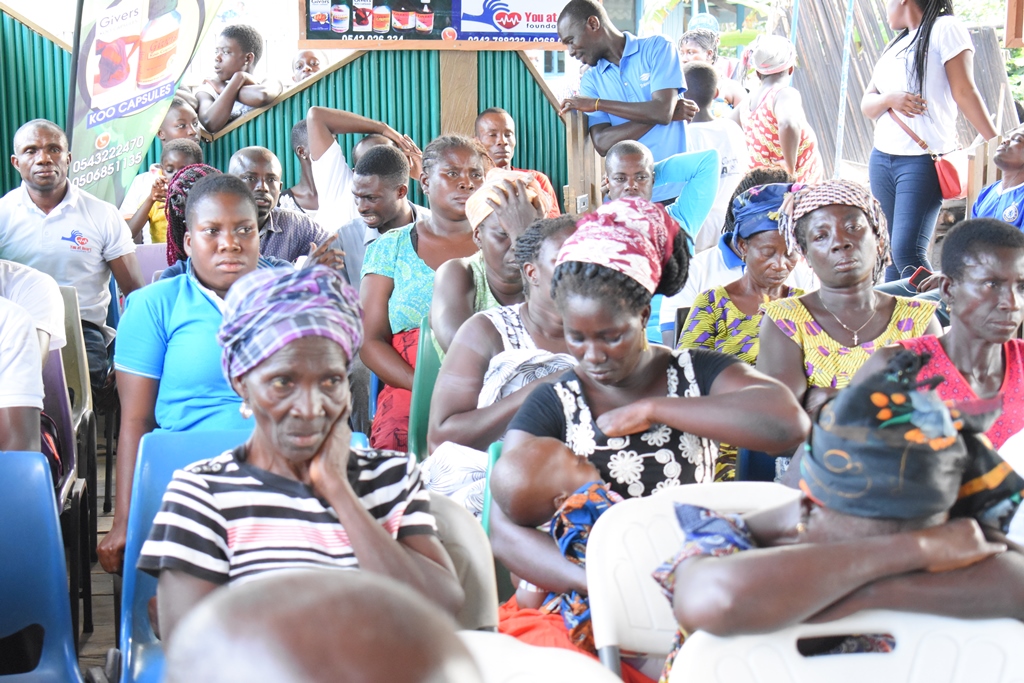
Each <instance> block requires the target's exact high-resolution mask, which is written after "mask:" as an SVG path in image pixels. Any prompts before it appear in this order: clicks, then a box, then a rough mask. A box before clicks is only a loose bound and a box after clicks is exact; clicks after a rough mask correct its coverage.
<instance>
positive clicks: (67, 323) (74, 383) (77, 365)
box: [60, 287, 92, 426]
mask: <svg viewBox="0 0 1024 683" xmlns="http://www.w3.org/2000/svg"><path fill="white" fill-rule="evenodd" d="M60 296H61V298H62V299H64V335H65V336H66V337H67V340H68V343H67V346H65V347H64V353H63V354H62V357H63V360H64V376H65V378H66V379H67V382H68V388H69V389H71V390H72V392H74V395H75V398H74V400H73V401H72V402H71V417H72V420H73V421H74V424H75V426H77V425H78V423H79V420H81V419H82V415H83V414H84V413H86V412H89V411H91V410H92V386H91V384H90V382H89V357H88V356H87V355H86V352H85V336H84V335H83V334H82V316H81V313H80V312H79V308H78V290H77V289H75V288H74V287H61V288H60Z"/></svg>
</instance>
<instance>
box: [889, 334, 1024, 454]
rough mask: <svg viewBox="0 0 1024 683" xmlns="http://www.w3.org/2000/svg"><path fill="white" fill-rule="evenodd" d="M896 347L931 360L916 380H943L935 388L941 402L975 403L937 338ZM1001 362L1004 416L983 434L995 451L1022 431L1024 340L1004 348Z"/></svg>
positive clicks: (910, 341) (975, 399)
mask: <svg viewBox="0 0 1024 683" xmlns="http://www.w3.org/2000/svg"><path fill="white" fill-rule="evenodd" d="M897 343H898V344H899V345H900V346H903V347H904V348H907V349H910V350H911V351H914V352H915V353H927V354H929V355H930V356H931V358H930V359H929V361H928V363H927V364H925V366H924V367H923V368H922V369H921V373H920V374H919V375H918V378H919V379H920V380H921V381H922V382H923V381H926V380H929V379H931V378H932V377H936V376H938V377H942V378H943V382H942V384H939V385H938V386H937V387H935V390H936V391H937V392H939V396H940V397H941V398H942V400H944V401H952V402H954V403H962V402H964V401H977V400H978V395H977V394H975V393H974V390H973V389H971V385H970V384H968V383H967V380H966V379H964V376H963V375H962V374H960V371H959V370H957V368H956V366H955V365H953V361H952V360H950V358H949V356H948V355H946V350H945V349H943V348H942V344H940V343H939V339H938V337H936V336H935V335H931V334H929V335H926V336H924V337H920V338H918V339H907V340H902V341H899V342H897ZM1003 359H1004V361H1005V362H1006V373H1005V375H1004V376H1003V384H1002V386H1000V387H999V395H1000V396H1001V397H1002V400H1003V412H1002V413H1001V414H1000V415H999V418H998V419H997V420H996V421H995V423H993V425H992V426H991V427H990V428H989V429H988V430H987V431H986V432H985V436H987V437H988V438H989V440H990V441H991V442H992V445H993V446H994V447H995V449H996V450H999V449H1000V448H1002V447H1003V444H1004V443H1006V440H1007V439H1009V438H1010V437H1011V436H1013V435H1014V434H1016V433H1017V432H1019V431H1021V430H1024V340H1021V339H1011V340H1010V341H1008V342H1006V343H1005V344H1003Z"/></svg>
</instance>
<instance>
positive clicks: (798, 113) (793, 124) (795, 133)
mask: <svg viewBox="0 0 1024 683" xmlns="http://www.w3.org/2000/svg"><path fill="white" fill-rule="evenodd" d="M775 118H776V119H778V122H779V143H780V146H781V147H782V159H783V162H784V163H785V164H786V170H787V171H789V172H790V173H795V172H796V162H797V152H798V150H799V149H800V134H801V132H803V129H804V126H806V125H807V117H806V116H804V105H803V102H802V101H801V99H800V93H799V92H798V91H797V90H796V88H783V89H782V90H780V91H779V94H778V95H777V96H776V97H775Z"/></svg>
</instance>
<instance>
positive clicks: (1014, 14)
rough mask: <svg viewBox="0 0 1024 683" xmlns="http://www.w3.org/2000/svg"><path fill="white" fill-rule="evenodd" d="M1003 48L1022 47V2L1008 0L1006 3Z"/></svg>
mask: <svg viewBox="0 0 1024 683" xmlns="http://www.w3.org/2000/svg"><path fill="white" fill-rule="evenodd" d="M1003 47H1005V48H1007V49H1010V48H1013V47H1024V0H1008V1H1007V3H1006V34H1005V35H1004V37H1003Z"/></svg>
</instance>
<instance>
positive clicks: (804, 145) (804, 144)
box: [744, 86, 825, 185]
mask: <svg viewBox="0 0 1024 683" xmlns="http://www.w3.org/2000/svg"><path fill="white" fill-rule="evenodd" d="M782 88H783V86H776V87H774V88H771V89H770V90H768V92H766V93H765V94H764V96H763V97H762V98H761V102H760V103H759V104H758V105H757V108H755V109H754V111H752V112H751V113H750V118H749V119H747V126H746V128H745V130H744V132H745V133H746V136H747V149H748V150H750V167H751V168H757V167H758V166H782V165H783V164H784V161H785V160H784V158H783V156H782V140H781V139H780V137H779V120H778V119H777V118H775V98H776V97H778V95H779V91H780V90H782ZM794 175H795V176H796V181H797V182H798V183H803V184H805V185H813V184H816V183H820V182H821V181H822V180H824V179H825V178H824V175H823V171H822V165H821V155H820V154H819V153H818V149H817V142H816V141H815V139H814V135H813V133H811V131H810V130H809V129H808V128H807V127H806V126H805V127H804V128H803V129H802V130H801V131H800V144H799V145H798V146H797V157H796V172H795V173H794Z"/></svg>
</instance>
